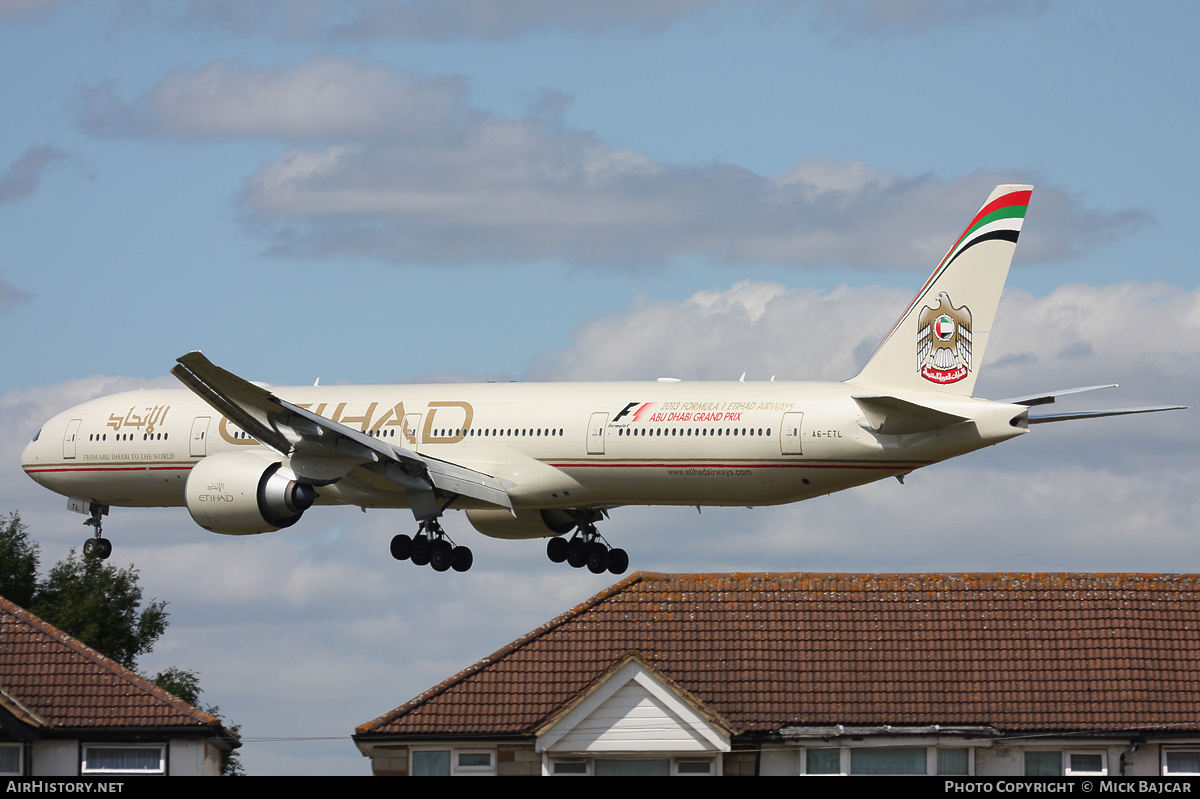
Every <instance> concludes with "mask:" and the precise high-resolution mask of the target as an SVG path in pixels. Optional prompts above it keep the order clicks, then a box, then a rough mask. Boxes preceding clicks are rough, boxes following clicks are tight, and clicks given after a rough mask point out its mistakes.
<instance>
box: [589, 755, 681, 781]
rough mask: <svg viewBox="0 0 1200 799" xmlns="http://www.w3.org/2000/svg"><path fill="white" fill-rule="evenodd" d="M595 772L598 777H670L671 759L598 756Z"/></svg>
mask: <svg viewBox="0 0 1200 799" xmlns="http://www.w3.org/2000/svg"><path fill="white" fill-rule="evenodd" d="M593 772H594V773H595V775H596V776H597V777H669V776H671V761H670V759H668V758H663V759H655V760H643V759H641V758H598V759H597V760H596V761H595V766H594V769H593Z"/></svg>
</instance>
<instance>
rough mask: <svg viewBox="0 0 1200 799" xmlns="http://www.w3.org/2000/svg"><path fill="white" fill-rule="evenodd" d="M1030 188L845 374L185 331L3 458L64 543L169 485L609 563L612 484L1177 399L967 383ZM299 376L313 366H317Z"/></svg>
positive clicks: (654, 490)
mask: <svg viewBox="0 0 1200 799" xmlns="http://www.w3.org/2000/svg"><path fill="white" fill-rule="evenodd" d="M1032 189H1033V187H1032V186H1024V185H1001V186H997V187H996V189H995V190H994V191H993V192H992V193H991V195H989V196H988V198H987V200H986V201H985V202H984V204H983V206H982V207H981V208H980V209H979V211H978V212H977V213H976V214H975V215H974V216H973V217H972V218H971V222H970V223H969V224H968V225H967V227H966V229H965V230H964V231H963V233H962V235H960V236H959V237H958V238H957V239H956V240H955V241H954V244H953V245H952V246H951V247H950V250H949V251H948V252H947V253H946V255H945V257H944V258H942V260H941V261H940V262H939V263H938V265H937V267H936V268H935V269H934V271H933V273H932V275H930V277H929V279H928V280H927V281H926V282H925V284H924V285H923V286H922V287H921V289H920V290H919V291H918V292H917V294H916V296H915V297H914V298H913V300H912V302H910V303H909V304H908V307H907V308H905V309H904V312H903V313H902V314H901V315H900V318H899V320H897V322H896V323H895V324H894V325H893V326H892V328H891V330H890V331H889V332H888V334H887V336H886V337H885V338H884V339H883V341H882V343H881V344H880V345H879V347H878V348H877V349H876V351H875V353H874V354H873V355H872V357H871V358H870V360H869V361H868V362H867V364H866V366H864V367H863V369H862V371H861V372H859V374H858V375H856V376H855V377H853V378H851V379H849V380H847V381H845V382H842V383H814V382H774V378H772V379H771V381H770V382H745V379H744V378H745V375H743V376H742V378H743V379H742V380H739V381H730V382H707V381H706V382H692V381H683V380H675V379H669V378H660V379H659V380H658V381H657V382H643V383H617V382H611V383H604V382H597V383H542V384H534V383H488V384H476V385H374V386H342V385H333V386H320V385H317V384H314V385H312V386H288V387H272V386H268V385H266V384H262V383H252V382H249V381H247V380H244V379H242V378H241V377H238V376H237V375H234V374H232V373H231V372H228V371H226V370H224V369H222V368H220V367H218V366H216V365H214V364H213V363H212V362H210V361H209V360H208V358H206V357H205V356H204V355H202V354H201V353H200V352H198V351H197V352H191V353H188V354H187V355H184V356H183V357H181V358H179V359H178V361H177V363H176V365H175V366H174V367H173V368H172V369H171V372H172V374H174V375H175V376H176V377H177V378H178V379H179V380H180V381H181V382H182V383H183V384H184V386H185V387H186V388H182V389H174V390H153V391H151V390H144V391H134V392H128V393H123V394H116V395H113V396H109V397H102V398H99V399H95V400H92V401H90V402H86V403H84V404H82V405H78V406H76V407H74V408H71V409H70V410H67V411H65V412H63V413H61V414H59V415H57V416H55V417H54V418H53V419H51V420H50V421H48V422H47V423H46V424H45V425H44V426H43V427H42V428H41V429H40V430H39V431H38V433H37V434H36V435H35V436H34V437H33V440H32V441H31V442H30V443H29V444H28V445H27V446H26V448H25V450H24V453H23V454H22V457H21V465H22V468H23V469H24V470H25V473H26V474H28V475H29V476H30V477H31V478H33V479H34V480H35V481H37V482H38V483H40V484H41V485H43V486H45V487H46V488H48V489H50V490H51V491H55V492H57V493H59V494H62V495H65V496H66V497H67V498H68V499H67V506H68V508H70V509H71V510H75V511H78V512H80V513H83V514H84V515H86V516H88V519H87V520H86V521H85V522H84V524H85V525H89V526H91V527H92V528H93V533H92V534H91V535H90V536H89V538H88V539H87V540H86V541H85V543H84V553H85V554H86V555H91V556H98V557H100V558H107V557H108V556H109V555H110V554H111V552H112V544H111V542H110V541H109V540H108V539H107V538H104V537H103V535H102V530H101V524H102V518H103V517H104V516H106V515H108V512H109V508H110V507H114V506H116V507H164V506H168V507H178V506H183V507H186V508H187V509H188V511H189V512H190V513H191V516H192V519H193V520H195V522H196V523H197V524H199V525H200V526H201V527H203V528H205V529H206V530H210V531H212V532H215V533H223V534H227V535H250V534H256V533H266V532H274V531H277V530H281V529H284V528H287V527H290V526H292V525H294V524H296V523H297V522H298V521H299V520H300V518H301V517H302V516H303V514H304V512H305V511H306V510H307V509H308V508H310V507H311V506H312V505H314V504H325V505H336V504H341V505H352V506H358V507H360V508H362V509H363V510H364V511H365V510H366V509H367V508H408V509H410V510H411V511H412V514H413V516H414V519H415V521H416V522H417V531H416V535H415V536H411V537H410V536H409V535H407V534H397V535H396V536H394V537H393V538H392V540H391V545H390V550H391V554H392V556H393V557H395V558H396V559H398V560H411V561H412V562H413V563H415V564H417V565H419V566H424V565H427V564H428V565H430V566H431V567H432V568H433V569H434V570H436V571H439V572H444V571H447V570H449V569H453V570H455V571H459V572H465V571H467V570H468V569H469V568H470V567H471V565H472V562H473V556H472V553H471V550H470V548H469V547H466V546H459V545H456V544H454V542H453V541H452V540H451V539H450V537H449V536H448V535H447V534H446V532H445V530H444V529H443V527H442V525H441V523H440V521H439V520H440V519H441V518H442V517H443V515H444V514H445V513H446V512H447V511H449V510H463V511H465V513H466V516H467V519H468V520H469V522H470V523H471V525H472V526H473V527H474V528H475V529H476V530H478V531H479V532H480V533H483V534H484V535H487V536H492V537H496V538H506V539H523V538H542V537H544V538H548V539H549V541H548V542H547V555H548V557H549V558H550V560H552V561H554V562H556V563H561V562H563V561H566V562H567V563H569V564H570V565H571V566H573V567H575V568H583V567H585V566H586V567H587V568H588V569H589V571H591V572H593V573H595V574H601V573H603V572H605V571H609V572H611V573H613V574H621V573H624V571H625V570H626V569H627V568H628V566H629V556H628V554H627V553H626V552H625V550H623V549H620V548H612V547H611V546H610V545H609V544H608V543H607V541H606V540H605V539H604V538H603V537H602V536H601V535H600V533H599V531H598V530H597V524H598V523H599V522H600V521H602V520H603V519H604V518H607V517H608V515H609V511H610V510H612V509H613V508H616V507H619V506H624V505H681V506H697V507H698V508H699V507H702V506H720V505H724V506H751V507H753V506H756V505H778V504H784V503H791V502H798V501H801V500H805V499H809V498H812V497H817V496H821V495H824V494H830V493H833V492H835V491H842V490H844V489H848V488H852V487H854V486H860V485H864V484H866V483H871V482H875V481H877V480H883V479H885V478H888V477H895V478H897V479H898V480H900V482H901V483H903V482H904V477H905V475H908V474H909V473H911V472H913V471H915V470H916V469H920V468H922V467H924V466H929V465H930V464H934V463H938V462H941V461H944V460H947V459H949V458H954V457H957V456H959V455H963V454H965V453H968V452H972V451H974V450H977V449H980V448H982V447H986V446H991V445H993V444H998V443H1000V442H1002V441H1006V440H1008V439H1011V438H1015V437H1017V436H1020V435H1024V434H1025V433H1027V432H1028V431H1029V427H1030V425H1037V424H1043V423H1048V422H1058V421H1066V420H1072V419H1083V418H1094V417H1102V416H1119V415H1126V414H1135V413H1151V412H1156V411H1166V410H1178V409H1181V408H1183V407H1184V406H1155V407H1140V408H1121V409H1110V410H1099V411H1085V412H1079V413H1067V414H1057V415H1042V416H1036V415H1035V416H1031V415H1030V410H1031V409H1032V408H1034V407H1038V406H1041V405H1046V404H1050V403H1053V402H1054V401H1055V399H1056V398H1058V397H1061V396H1064V395H1067V394H1075V393H1079V392H1083V391H1090V390H1093V389H1099V388H1111V387H1114V386H1112V385H1108V386H1087V387H1083V388H1074V389H1065V390H1061V391H1052V392H1046V393H1041V394H1031V395H1028V396H1022V397H1013V398H1009V399H1003V400H998V401H992V400H987V399H982V398H978V397H974V396H973V395H972V393H973V390H974V386H975V380H976V378H977V377H978V375H979V369H980V365H981V364H982V362H983V357H984V351H985V349H986V347H987V342H988V336H989V333H990V332H991V330H992V323H993V320H994V318H995V315H996V308H997V305H998V304H999V301H1000V294H1001V292H1002V290H1003V288H1004V282H1005V279H1006V277H1007V274H1008V269H1009V265H1010V263H1011V261H1012V257H1013V252H1014V250H1015V248H1016V243H1017V238H1018V235H1019V234H1020V231H1021V226H1022V223H1023V222H1024V219H1025V213H1026V210H1027V207H1028V205H1029V198H1030V195H1031V192H1032ZM317 382H318V383H319V382H320V381H319V380H318V381H317Z"/></svg>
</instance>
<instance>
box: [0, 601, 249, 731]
mask: <svg viewBox="0 0 1200 799" xmlns="http://www.w3.org/2000/svg"><path fill="white" fill-rule="evenodd" d="M0 708H3V709H5V710H8V711H9V712H10V713H12V714H13V716H15V717H16V718H17V719H18V720H20V721H22V722H24V723H25V724H27V725H29V726H32V727H37V728H42V729H43V730H45V731H53V730H76V729H91V730H95V731H99V730H101V729H105V730H109V729H126V730H128V729H131V728H164V727H171V728H179V729H180V731H183V730H187V729H188V728H191V729H194V730H196V731H201V730H205V729H209V728H211V729H212V731H213V732H214V733H215V734H221V735H224V736H231V735H232V734H231V733H229V732H227V731H225V730H224V729H223V728H222V727H221V720H220V719H219V718H217V717H216V716H212V715H209V714H208V713H205V712H204V711H203V710H200V709H199V708H196V707H192V706H191V705H189V704H188V703H187V702H184V701H183V700H182V699H179V698H178V697H176V696H173V695H171V694H169V693H167V692H166V691H164V690H163V689H161V688H159V687H158V686H156V685H154V684H153V683H152V682H150V681H149V680H147V679H145V678H143V677H140V676H139V675H137V674H135V673H134V672H132V671H130V670H129V669H127V668H125V667H124V666H122V665H120V664H119V663H116V662H114V661H112V660H110V659H108V658H106V657H105V656H104V655H101V654H100V653H99V652H97V651H96V650H94V649H92V648H91V647H89V646H86V645H85V644H82V643H80V642H79V641H77V640H75V639H74V638H72V637H71V636H69V635H67V634H66V633H64V632H62V631H61V630H59V629H57V628H55V627H53V626H52V625H49V624H47V623H46V622H44V621H42V620H41V619H39V618H38V617H36V616H34V615H33V614H32V613H30V612H29V611H27V610H25V609H24V608H21V607H19V606H17V605H14V604H13V603H12V602H9V601H8V600H6V599H4V598H3V597H0ZM230 740H233V739H232V738H230Z"/></svg>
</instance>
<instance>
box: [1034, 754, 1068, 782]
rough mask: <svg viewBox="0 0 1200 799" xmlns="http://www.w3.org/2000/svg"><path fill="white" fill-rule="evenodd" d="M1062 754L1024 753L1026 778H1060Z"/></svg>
mask: <svg viewBox="0 0 1200 799" xmlns="http://www.w3.org/2000/svg"><path fill="white" fill-rule="evenodd" d="M1062 754H1063V753H1062V752H1026V753H1025V776H1026V777H1061V776H1062Z"/></svg>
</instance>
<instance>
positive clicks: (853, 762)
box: [850, 746, 927, 774]
mask: <svg viewBox="0 0 1200 799" xmlns="http://www.w3.org/2000/svg"><path fill="white" fill-rule="evenodd" d="M926 768H927V766H926V753H925V747H923V746H922V747H895V748H892V747H878V748H876V747H862V748H855V749H851V750H850V773H851V774H924V773H925V771H926Z"/></svg>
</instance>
